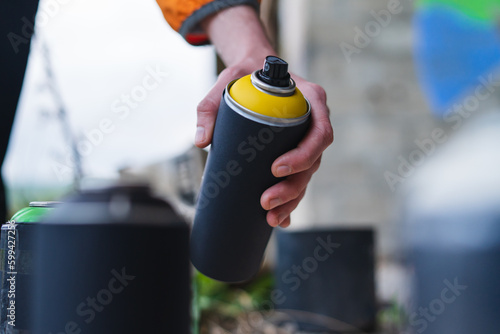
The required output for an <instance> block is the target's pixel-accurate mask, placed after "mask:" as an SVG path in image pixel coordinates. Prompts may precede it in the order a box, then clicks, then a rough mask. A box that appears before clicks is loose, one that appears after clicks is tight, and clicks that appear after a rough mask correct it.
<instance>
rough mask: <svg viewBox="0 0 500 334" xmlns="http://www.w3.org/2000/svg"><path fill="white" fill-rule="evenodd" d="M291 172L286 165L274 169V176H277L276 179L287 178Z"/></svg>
mask: <svg viewBox="0 0 500 334" xmlns="http://www.w3.org/2000/svg"><path fill="white" fill-rule="evenodd" d="M291 172H292V169H291V168H290V167H289V166H286V165H281V166H279V167H278V168H276V174H277V175H278V177H281V176H287V175H289V174H290V173H291Z"/></svg>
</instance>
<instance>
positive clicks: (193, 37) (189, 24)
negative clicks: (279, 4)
mask: <svg viewBox="0 0 500 334" xmlns="http://www.w3.org/2000/svg"><path fill="white" fill-rule="evenodd" d="M239 5H248V6H251V7H253V8H254V9H255V10H256V11H257V12H258V11H259V2H258V1H257V0H215V1H212V2H210V3H208V4H206V5H204V6H202V7H200V8H199V9H198V10H196V11H194V12H193V13H192V14H191V15H190V16H189V17H188V18H186V19H185V20H184V22H183V23H182V25H181V28H180V29H179V33H180V34H181V35H182V37H184V38H185V39H186V41H187V42H188V43H189V44H192V45H206V44H209V43H210V41H209V39H208V36H207V34H206V33H205V32H203V30H202V29H201V27H200V22H201V21H203V20H204V19H205V18H207V17H208V16H210V15H213V14H215V13H217V12H219V11H221V10H223V9H226V8H228V7H233V6H239Z"/></svg>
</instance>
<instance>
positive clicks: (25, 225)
mask: <svg viewBox="0 0 500 334" xmlns="http://www.w3.org/2000/svg"><path fill="white" fill-rule="evenodd" d="M58 204H59V202H31V203H30V204H29V207H26V208H23V209H21V210H19V211H18V212H17V213H16V214H14V216H12V218H11V219H10V220H9V221H8V222H7V223H5V224H3V225H2V232H1V238H0V252H1V261H2V264H1V266H0V270H1V272H2V283H1V284H2V285H1V287H2V288H1V289H2V290H1V292H0V296H1V302H0V306H1V307H0V310H1V311H0V312H1V313H0V333H2V334H4V333H21V332H22V333H31V326H30V317H31V302H32V284H33V281H34V278H33V251H34V248H33V241H34V239H35V225H36V224H38V223H39V222H40V221H41V219H42V217H43V216H44V215H46V214H48V213H49V212H50V211H52V210H53V208H54V207H55V206H56V205H58Z"/></svg>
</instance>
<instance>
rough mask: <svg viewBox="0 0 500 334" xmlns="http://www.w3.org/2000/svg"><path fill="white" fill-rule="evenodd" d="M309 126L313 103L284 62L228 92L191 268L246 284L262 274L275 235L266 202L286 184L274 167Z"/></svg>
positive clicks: (268, 65)
mask: <svg viewBox="0 0 500 334" xmlns="http://www.w3.org/2000/svg"><path fill="white" fill-rule="evenodd" d="M309 120H310V105H309V102H308V101H307V100H306V99H305V98H304V96H303V95H302V93H301V92H300V91H299V89H297V88H296V87H295V82H294V81H293V79H291V78H290V74H289V73H288V64H287V63H286V62H285V61H284V60H282V59H280V58H278V57H274V56H268V57H267V58H266V60H265V63H264V67H263V69H262V70H257V71H255V72H254V73H252V74H251V75H248V76H245V77H242V78H240V79H238V80H234V81H232V82H230V83H229V84H228V85H227V87H226V89H225V90H224V93H223V96H222V100H221V103H220V106H219V111H218V114H217V119H216V122H215V129H214V134H213V138H212V146H211V149H210V153H209V156H208V160H207V165H206V167H205V172H204V176H203V181H202V185H201V190H200V194H199V198H198V202H197V210H196V215H195V219H194V225H193V231H192V233H191V244H190V245H191V252H190V254H191V261H192V263H193V264H194V266H195V267H196V268H197V269H198V270H199V271H200V272H201V273H203V274H204V275H206V276H209V277H211V278H213V279H217V280H220V281H224V282H241V281H246V280H248V279H250V278H252V277H253V276H254V275H255V274H256V273H257V272H258V270H259V267H260V264H261V262H262V258H263V255H264V251H265V248H266V245H267V243H268V241H269V238H270V235H271V232H272V227H270V226H269V225H268V224H267V222H266V211H265V210H264V209H263V208H262V207H261V205H260V197H261V195H262V193H263V192H264V191H265V190H266V189H267V188H269V187H270V186H272V185H274V184H276V183H277V182H279V181H280V179H279V178H276V177H274V176H273V174H272V172H271V165H272V163H273V162H274V160H276V158H278V157H279V156H280V155H282V154H284V153H286V152H287V151H289V150H291V149H293V148H295V147H296V146H297V144H298V143H299V142H300V140H301V139H302V138H303V137H304V136H305V134H306V131H307V130H308V128H309Z"/></svg>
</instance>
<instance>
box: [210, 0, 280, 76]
mask: <svg viewBox="0 0 500 334" xmlns="http://www.w3.org/2000/svg"><path fill="white" fill-rule="evenodd" d="M201 25H202V27H203V29H204V30H205V31H206V32H207V34H208V36H209V38H210V41H211V42H212V44H213V45H214V46H215V48H216V50H217V52H218V53H219V55H220V57H221V58H222V61H223V62H224V64H225V65H226V66H227V67H230V66H233V65H236V64H241V63H243V62H250V63H251V62H255V63H256V64H258V65H259V66H260V65H261V63H263V62H264V59H265V57H266V56H268V55H276V51H275V50H274V49H273V48H272V46H271V44H270V43H269V40H268V39H267V36H266V33H265V31H264V28H263V27H262V24H261V22H260V19H259V17H258V15H257V13H256V12H255V10H254V9H253V8H251V7H249V6H236V7H231V8H227V9H225V10H223V11H221V12H219V13H217V14H215V15H213V16H211V17H208V18H207V19H205V20H204V21H203V22H201Z"/></svg>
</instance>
